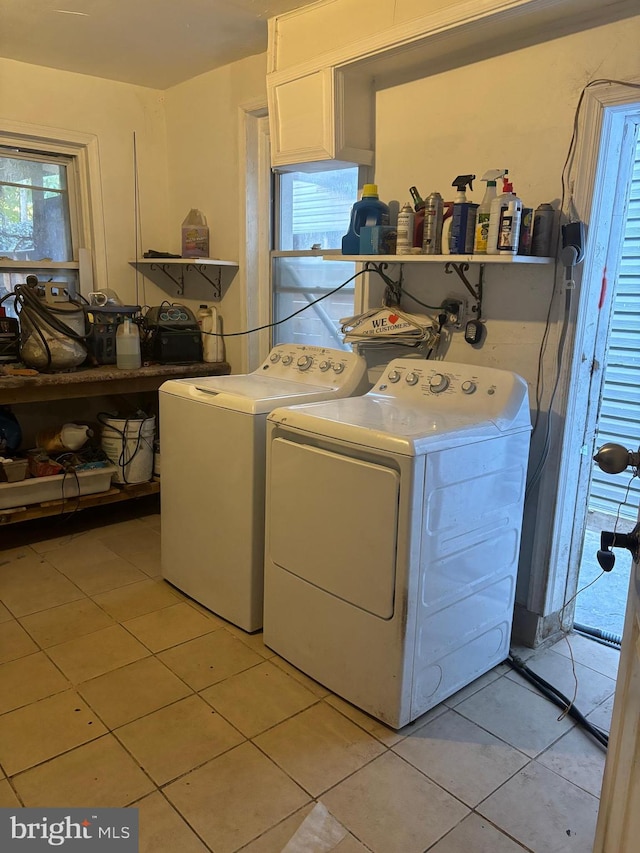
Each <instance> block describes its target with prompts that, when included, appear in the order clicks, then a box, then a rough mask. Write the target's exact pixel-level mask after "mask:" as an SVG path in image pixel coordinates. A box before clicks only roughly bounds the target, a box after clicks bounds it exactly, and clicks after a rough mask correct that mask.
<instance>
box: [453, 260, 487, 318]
mask: <svg viewBox="0 0 640 853" xmlns="http://www.w3.org/2000/svg"><path fill="white" fill-rule="evenodd" d="M444 271H445V273H447V274H448V275H450V274H451V273H453V272H454V273H455V274H456V275H457V276H458V278H459V279H460V281H461V282H462V283H463V284H464V286H465V287H466V288H467V290H468V291H469V293H470V294H471V295H472V296H473V298H474V300H475V304H474V305H472V306H471V310H472V311H473V313H474V314H475V315H476V319H477V320H479V319H480V318H481V316H482V289H483V282H484V264H480V265H479V270H478V283H477V284H476V285H473V284H471V282H470V281H469V279H468V278H467V276H466V275H465V273H467V272H468V271H469V264H467V263H464V262H463V263H459V264H457V263H455V261H447V263H446V264H445V267H444Z"/></svg>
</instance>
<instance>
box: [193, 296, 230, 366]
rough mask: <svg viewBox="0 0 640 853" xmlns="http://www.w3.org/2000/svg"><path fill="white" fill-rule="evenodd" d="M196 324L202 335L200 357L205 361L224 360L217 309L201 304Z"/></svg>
mask: <svg viewBox="0 0 640 853" xmlns="http://www.w3.org/2000/svg"><path fill="white" fill-rule="evenodd" d="M198 325H199V326H200V332H201V336H202V358H203V360H204V361H206V362H216V361H224V347H223V344H222V338H221V337H220V336H219V335H220V318H219V317H218V310H217V308H214V307H213V306H211V308H208V307H207V306H206V305H201V306H200V310H199V311H198Z"/></svg>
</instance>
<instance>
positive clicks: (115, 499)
mask: <svg viewBox="0 0 640 853" xmlns="http://www.w3.org/2000/svg"><path fill="white" fill-rule="evenodd" d="M159 491H160V481H159V480H157V479H155V478H154V479H153V480H149V481H147V482H145V483H132V484H131V485H111V486H110V487H109V488H108V489H106V490H105V491H101V492H97V493H95V494H81V495H78V496H71V497H61V498H58V499H55V500H47V501H42V502H39V503H36V504H31V505H25V506H15V507H8V508H0V527H2V526H5V525H8V524H17V523H18V522H21V521H32V520H33V519H37V518H47V517H50V516H53V515H67V514H69V513H75V512H79V511H80V510H83V509H89V508H91V507H97V506H105V505H107V504H113V503H120V502H121V501H128V500H132V499H135V498H144V497H146V496H147V495H155V494H158V493H159Z"/></svg>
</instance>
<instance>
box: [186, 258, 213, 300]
mask: <svg viewBox="0 0 640 853" xmlns="http://www.w3.org/2000/svg"><path fill="white" fill-rule="evenodd" d="M185 269H186V271H187V272H189V270H195V271H196V272H199V273H200V275H201V276H202V278H204V279H205V280H206V281H208V282H209V284H210V285H211V286H212V287H213V289H214V291H215V293H214V298H215V299H220V296H221V294H222V269H221V267H218V275H217V276H216V278H215V279H212V278H209V276H208V275H207V274H206V272H205V269H206V267H205V266H204V264H198V263H193V264H187V265H186V266H185Z"/></svg>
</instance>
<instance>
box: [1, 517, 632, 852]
mask: <svg viewBox="0 0 640 853" xmlns="http://www.w3.org/2000/svg"><path fill="white" fill-rule="evenodd" d="M133 512H134V511H133V510H132V509H130V508H129V509H128V510H127V511H125V510H124V509H123V508H120V509H119V510H118V511H115V510H113V509H111V510H107V511H105V510H104V509H103V510H102V511H101V513H99V514H98V513H94V514H93V515H89V511H87V512H86V513H84V514H83V515H82V516H80V515H78V516H77V517H75V518H72V519H70V520H68V521H66V522H64V521H61V522H58V523H57V524H53V523H51V522H49V523H44V522H40V523H39V524H38V525H36V526H34V525H30V526H27V525H16V526H15V527H12V528H3V529H0V549H2V550H0V602H1V603H0V806H15V805H24V806H68V807H70V806H97V807H100V806H130V805H131V806H136V807H138V808H139V810H140V826H141V846H140V850H141V853H175V851H176V850H180V851H181V853H200V851H207V850H209V851H214V853H233V851H238V850H242V851H245V853H281V851H282V850H283V848H284V847H285V845H287V843H288V842H289V841H290V839H292V837H293V836H294V834H295V837H296V840H298V842H299V843H298V844H297V846H291V847H289V848H288V851H289V850H296V851H303V853H311V851H314V850H316V849H317V848H316V847H314V846H313V845H312V843H311V842H309V841H308V836H307V840H304V838H305V836H304V835H303V833H304V831H305V829H307V828H308V827H309V825H310V823H311V822H314V821H315V825H316V826H317V825H320V826H321V834H322V833H324V836H326V837H327V838H331V839H333V840H332V841H331V842H327V845H328V846H324V847H322V848H321V849H322V850H328V849H332V850H335V851H338V853H357V851H367V850H369V851H375V853H412V851H416V853H421V851H426V850H429V851H433V853H517V851H523V850H528V851H535V853H556V851H557V852H558V853H589V851H590V850H591V847H592V841H593V835H594V829H595V822H596V816H597V809H598V795H599V790H600V784H601V778H602V770H603V765H604V754H603V752H602V751H601V750H600V748H599V747H598V746H597V745H596V744H595V742H594V741H592V739H591V738H590V737H589V736H588V735H586V734H585V733H584V732H583V731H582V730H581V729H578V728H576V726H575V725H574V723H573V722H572V721H571V720H569V719H559V710H558V709H557V708H556V707H555V706H553V705H551V704H549V702H548V701H547V700H546V699H544V698H543V697H542V696H540V695H539V694H538V693H536V691H535V689H534V688H532V687H531V686H530V685H529V684H528V682H526V681H524V680H523V679H522V678H521V677H520V676H519V675H518V674H517V673H515V672H514V671H513V670H512V669H510V668H509V667H508V666H507V665H505V664H501V665H500V666H498V667H496V668H495V669H494V670H492V671H491V672H490V673H487V674H486V675H485V676H483V677H482V678H480V679H478V680H477V681H476V682H475V683H474V684H472V685H470V686H468V687H467V688H465V689H464V690H462V691H460V693H458V694H457V695H455V696H452V697H451V698H450V699H449V700H447V701H446V702H445V703H443V704H442V705H440V706H439V707H437V708H434V709H433V710H432V711H430V712H429V713H428V714H426V715H425V716H424V717H422V718H420V719H419V720H417V721H415V722H414V723H412V724H411V725H410V726H407V727H406V728H405V729H403V730H402V731H400V732H395V731H393V730H391V729H388V728H387V727H386V726H384V725H383V724H382V723H380V722H378V721H376V720H374V719H372V718H371V717H368V716H367V715H366V714H363V713H362V712H360V711H359V710H357V709H356V708H354V707H352V706H351V705H349V704H348V703H346V702H345V701H343V700H342V699H340V698H339V697H337V696H333V695H332V694H330V693H329V692H328V691H327V690H326V689H324V688H323V687H322V686H321V685H319V684H317V683H315V682H313V681H311V680H310V679H309V678H307V677H306V676H304V675H303V674H302V673H300V672H298V671H297V670H295V669H294V668H293V667H291V666H290V665H289V664H287V663H286V662H285V661H283V660H281V659H280V658H278V657H277V656H276V655H274V654H273V653H272V652H271V651H270V650H269V649H268V648H266V647H265V645H264V644H263V642H262V638H261V635H260V634H257V635H248V634H245V633H244V632H243V631H241V630H239V629H238V628H235V627H234V626H232V625H229V624H228V623H226V622H224V621H223V620H222V619H219V618H218V617H216V616H214V615H213V614H211V613H209V612H208V611H206V610H205V609H204V608H202V607H200V606H199V605H197V604H196V603H194V602H192V601H190V600H189V599H187V598H186V597H185V596H183V595H182V594H181V593H180V592H178V591H177V590H176V589H174V588H173V587H171V586H169V585H168V584H166V583H165V582H164V581H163V580H162V579H161V578H160V577H159V570H160V567H159V553H160V552H159V544H160V543H159V539H160V534H159V515H158V514H157V508H156V506H155V505H154V504H152V505H149V504H147V505H142V504H141V505H140V506H139V507H138V509H137V513H138V517H134V515H133ZM571 646H572V649H573V653H574V657H575V668H576V673H577V677H578V693H577V705H578V707H579V708H580V710H581V711H583V713H586V714H588V715H589V717H590V718H591V719H593V721H594V722H595V723H596V724H598V725H600V726H604V727H607V728H608V725H609V722H610V717H611V710H612V694H613V691H614V688H615V676H616V666H617V657H618V653H617V652H615V651H613V650H612V649H609V648H606V647H604V646H602V645H598V644H595V643H592V642H590V641H589V640H586V639H584V638H582V637H579V636H574V637H572V638H571ZM519 652H520V653H521V654H522V656H523V657H526V658H527V663H528V664H529V665H530V666H531V667H532V668H534V669H536V670H537V671H538V672H540V674H541V675H542V676H543V677H545V678H546V679H547V680H549V681H551V682H553V683H554V684H555V685H556V686H557V687H558V688H559V689H561V690H562V691H563V692H564V693H566V694H567V695H572V694H573V686H574V681H573V676H572V667H571V659H570V650H569V645H568V643H567V642H566V641H561V642H559V643H558V644H556V645H555V646H554V647H553V648H551V649H547V650H544V651H540V652H536V653H533V652H532V651H531V650H529V649H524V650H519ZM317 804H321V805H317ZM323 809H326V810H328V813H327V811H323ZM318 821H320V824H318Z"/></svg>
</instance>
